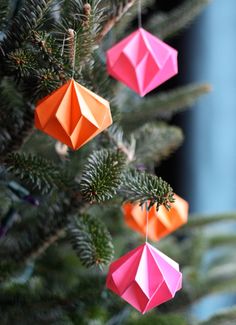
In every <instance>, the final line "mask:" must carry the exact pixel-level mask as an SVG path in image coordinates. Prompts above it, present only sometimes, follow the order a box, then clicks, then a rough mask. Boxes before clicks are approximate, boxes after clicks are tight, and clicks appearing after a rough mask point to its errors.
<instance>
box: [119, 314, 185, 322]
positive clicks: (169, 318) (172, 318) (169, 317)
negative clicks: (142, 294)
mask: <svg viewBox="0 0 236 325" xmlns="http://www.w3.org/2000/svg"><path fill="white" fill-rule="evenodd" d="M125 324H126V325H150V324H156V325H187V324H188V323H187V321H186V320H185V318H184V317H183V316H181V315H177V314H176V315H175V314H165V315H156V314H155V313H151V314H148V315H145V317H129V319H128V320H127V322H126V323H125Z"/></svg>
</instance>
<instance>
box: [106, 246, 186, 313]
mask: <svg viewBox="0 0 236 325" xmlns="http://www.w3.org/2000/svg"><path fill="white" fill-rule="evenodd" d="M106 285H107V288H109V289H110V290H112V291H114V292H115V293H116V294H117V295H119V296H121V297H122V298H123V299H124V300H126V301H127V302H128V303H130V304H131V305H132V306H133V307H134V308H136V309H137V310H139V311H140V312H141V313H142V314H144V313H146V312H147V311H148V310H150V309H152V308H154V307H156V306H158V305H160V304H162V303H164V302H166V301H168V300H170V299H172V298H173V297H174V296H175V293H176V292H177V291H178V290H180V289H181V287H182V273H181V272H180V271H179V265H178V264H177V263H176V262H175V261H173V260H172V259H170V258H169V257H168V256H166V255H165V254H163V253H162V252H160V251H159V250H157V249H156V248H154V247H153V246H151V245H150V244H148V243H145V244H143V245H141V246H139V247H137V248H135V249H134V250H132V251H131V252H129V253H127V254H126V255H124V256H122V257H121V258H119V259H118V260H117V261H115V262H113V263H112V264H111V265H110V268H109V272H108V276H107V282H106Z"/></svg>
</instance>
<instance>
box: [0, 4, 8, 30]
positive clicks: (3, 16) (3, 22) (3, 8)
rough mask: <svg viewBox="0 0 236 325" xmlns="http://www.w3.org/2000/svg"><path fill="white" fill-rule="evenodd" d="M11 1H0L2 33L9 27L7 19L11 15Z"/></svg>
mask: <svg viewBox="0 0 236 325" xmlns="http://www.w3.org/2000/svg"><path fill="white" fill-rule="evenodd" d="M9 7H10V6H9V1H8V0H1V1H0V31H1V32H2V31H4V29H5V28H6V25H7V18H8V14H9V9H10V8H9Z"/></svg>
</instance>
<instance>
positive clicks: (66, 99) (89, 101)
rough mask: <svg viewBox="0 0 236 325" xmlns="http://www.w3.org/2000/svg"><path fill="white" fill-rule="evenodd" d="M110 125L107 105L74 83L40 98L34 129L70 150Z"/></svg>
mask: <svg viewBox="0 0 236 325" xmlns="http://www.w3.org/2000/svg"><path fill="white" fill-rule="evenodd" d="M111 124H112V117H111V112H110V106H109V102H108V101H107V100H105V99H103V98H102V97H100V96H98V95H96V94H95V93H93V92H92V91H90V90H88V89H87V88H85V87H83V86H81V85H80V84H78V83H77V82H76V81H75V80H74V79H71V80H69V81H68V82H67V83H66V84H64V85H63V86H62V87H60V88H59V89H57V90H56V91H54V92H53V93H51V94H50V95H48V96H47V97H45V98H43V99H42V100H41V101H40V102H39V103H38V105H37V107H36V109H35V126H36V128H38V129H40V130H42V131H43V132H45V133H47V134H49V135H50V136H52V137H53V138H55V139H57V140H59V141H60V142H62V143H64V144H66V145H67V146H69V147H70V148H72V149H73V150H76V149H79V148H80V147H82V146H83V145H84V144H85V143H87V142H88V141H90V140H91V139H92V138H94V137H95V136H96V135H97V134H99V133H100V132H102V131H103V130H105V129H106V128H107V127H108V126H110V125H111Z"/></svg>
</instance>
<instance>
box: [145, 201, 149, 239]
mask: <svg viewBox="0 0 236 325" xmlns="http://www.w3.org/2000/svg"><path fill="white" fill-rule="evenodd" d="M145 210H146V243H147V242H148V222H149V220H148V219H149V216H148V203H147V202H146V203H145Z"/></svg>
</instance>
